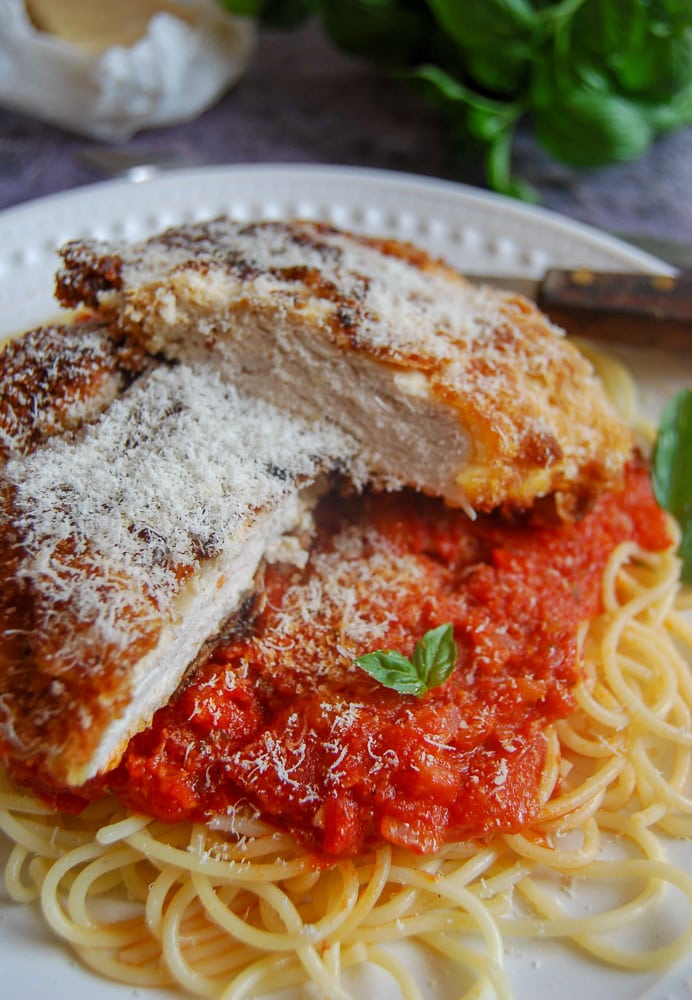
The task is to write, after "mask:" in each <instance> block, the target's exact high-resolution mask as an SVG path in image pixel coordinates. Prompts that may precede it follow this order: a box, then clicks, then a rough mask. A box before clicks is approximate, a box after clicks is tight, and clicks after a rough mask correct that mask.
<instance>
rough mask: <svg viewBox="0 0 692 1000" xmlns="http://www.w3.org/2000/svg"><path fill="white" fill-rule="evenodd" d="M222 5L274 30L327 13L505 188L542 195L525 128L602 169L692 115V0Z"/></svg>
mask: <svg viewBox="0 0 692 1000" xmlns="http://www.w3.org/2000/svg"><path fill="white" fill-rule="evenodd" d="M218 2H219V3H221V4H222V5H223V6H225V7H226V8H227V9H228V10H230V11H232V12H235V13H237V14H244V15H249V16H252V17H257V18H259V19H260V21H261V23H263V24H264V25H266V26H267V27H274V28H277V27H280V28H288V27H292V26H294V25H296V24H299V23H300V22H301V21H304V20H306V19H307V18H308V17H313V18H318V19H320V20H321V22H322V24H323V26H324V28H325V31H326V33H327V34H328V35H329V37H330V38H331V39H332V41H333V42H334V44H335V45H336V46H337V47H339V48H340V49H342V50H343V51H344V52H347V53H349V54H350V55H353V56H356V57H357V58H360V59H363V60H366V61H367V62H369V63H371V64H373V65H374V66H376V67H377V68H378V69H379V70H380V71H381V72H382V73H384V74H387V75H388V76H391V77H394V78H396V79H400V80H402V79H403V80H406V81H408V83H409V85H410V86H413V87H415V88H416V89H418V90H419V91H420V93H421V94H422V96H423V98H424V100H426V101H427V102H428V103H429V104H431V105H432V106H433V107H435V108H436V109H438V110H439V113H440V116H441V117H442V118H443V120H445V119H446V121H447V122H448V131H449V136H450V139H451V144H452V146H453V147H454V148H455V149H456V150H458V152H459V155H460V156H462V157H464V158H465V159H467V160H468V161H470V162H474V163H475V162H478V160H479V158H482V159H483V160H485V165H486V175H487V179H488V182H489V184H490V185H491V186H492V187H494V188H495V189H496V190H498V191H501V192H503V193H505V194H513V195H519V196H522V197H529V196H531V195H532V192H531V189H530V188H529V186H528V185H527V184H526V183H525V182H523V181H521V179H519V178H516V177H515V176H514V171H513V163H512V151H513V147H514V138H515V135H516V134H517V132H518V130H519V127H521V128H522V130H525V129H527V128H530V129H533V131H534V133H535V135H536V137H537V139H538V141H539V143H540V144H541V145H542V146H543V148H544V149H546V150H547V151H548V153H549V154H550V155H551V156H553V157H555V158H557V159H558V160H561V161H563V162H564V163H567V164H570V165H573V166H578V167H582V166H586V167H590V166H600V165H602V164H605V163H613V162H620V161H623V160H631V159H634V158H635V157H638V156H641V154H642V153H643V152H644V151H645V150H646V149H647V147H648V146H649V145H650V144H651V142H652V141H653V139H654V138H655V137H656V136H657V135H658V134H659V133H662V132H665V131H668V130H670V129H675V128H681V127H683V126H684V125H687V124H689V123H690V122H692V77H691V75H690V66H692V30H691V29H692V14H691V12H690V0H475V2H472V0H467V2H464V0H218ZM534 196H535V195H534Z"/></svg>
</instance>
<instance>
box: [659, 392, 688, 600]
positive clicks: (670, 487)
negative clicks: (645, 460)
mask: <svg viewBox="0 0 692 1000" xmlns="http://www.w3.org/2000/svg"><path fill="white" fill-rule="evenodd" d="M652 479H653V485H654V493H655V495H656V499H657V500H658V502H659V504H660V505H661V507H664V508H665V509H666V510H669V511H670V512H671V514H673V516H674V517H675V518H676V519H677V521H678V523H679V525H680V528H681V531H682V539H681V542H680V550H679V555H680V558H681V559H682V571H681V576H682V579H683V580H684V581H685V583H692V389H684V390H683V391H682V392H679V393H678V394H677V395H676V396H674V397H673V399H671V401H670V402H669V403H668V405H667V406H666V407H665V409H664V411H663V413H662V415H661V421H660V425H659V430H658V437H657V440H656V445H655V448H654V454H653V469H652Z"/></svg>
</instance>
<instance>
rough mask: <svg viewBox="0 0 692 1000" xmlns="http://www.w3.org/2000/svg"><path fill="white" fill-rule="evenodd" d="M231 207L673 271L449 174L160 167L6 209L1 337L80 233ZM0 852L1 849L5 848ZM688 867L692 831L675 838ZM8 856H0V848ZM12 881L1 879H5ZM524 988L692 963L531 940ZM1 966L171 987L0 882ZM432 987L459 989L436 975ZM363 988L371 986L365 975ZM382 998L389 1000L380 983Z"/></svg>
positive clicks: (518, 989) (635, 362) (618, 991)
mask: <svg viewBox="0 0 692 1000" xmlns="http://www.w3.org/2000/svg"><path fill="white" fill-rule="evenodd" d="M221 213H229V214H231V215H233V216H235V217H236V218H239V219H251V218H268V217H271V218H291V217H297V216H300V217H303V218H315V219H322V220H325V221H327V222H332V223H334V224H335V225H338V226H344V227H346V228H351V229H355V230H359V231H362V232H368V233H372V234H377V235H389V236H394V237H397V238H403V239H408V240H412V241H414V242H416V243H419V244H421V245H423V246H425V247H426V248H428V249H430V250H431V251H433V252H434V253H436V254H439V255H440V256H444V257H446V258H447V259H448V260H449V261H450V262H451V263H453V264H454V265H455V266H457V267H459V268H460V269H462V270H474V271H478V272H492V271H497V272H500V273H504V274H527V275H534V276H535V275H538V274H540V273H541V271H542V270H543V269H544V268H545V267H546V266H547V265H557V266H566V267H571V266H576V265H587V266H590V267H596V268H598V267H603V268H611V269H621V270H635V269H638V268H640V269H646V270H650V271H661V272H663V271H665V270H666V268H665V266H664V265H663V264H662V263H661V262H659V261H657V260H655V259H654V258H652V257H650V256H648V255H646V254H643V253H641V252H639V251H637V250H634V249H632V248H631V247H628V246H626V245H625V244H623V243H620V242H619V241H617V240H614V239H612V238H610V237H607V236H605V235H604V234H602V233H600V232H598V231H597V230H594V229H591V228H589V227H586V226H583V225H579V224H577V223H574V222H571V221H570V220H568V219H565V218H562V217H560V216H557V215H555V214H552V213H550V212H546V211H542V210H540V209H536V208H532V207H529V206H526V205H523V204H519V203H517V202H514V201H510V200H508V199H504V198H500V197H497V196H495V195H491V194H486V193H482V192H479V191H475V190H473V189H470V188H466V187H462V186H460V185H456V184H452V183H444V182H438V181H434V180H428V179H424V178H416V177H411V176H408V175H405V174H395V173H386V172H381V171H372V170H357V169H352V168H340V167H305V166H296V167H293V166H281V167H274V166H263V165H262V166H243V167H238V168H236V167H214V168H207V169H204V170H194V171H180V172H175V173H170V174H165V175H161V176H160V177H158V178H157V179H155V180H151V181H147V182H144V183H142V184H134V183H132V182H128V181H120V182H110V183H106V184H99V185H94V186H91V187H88V188H82V189H79V190H76V191H72V192H68V193H65V194H62V195H57V196H53V197H50V198H45V199H42V200H40V201H36V202H32V203H29V204H27V205H22V206H19V207H17V208H13V209H10V210H8V211H6V212H4V213H2V214H0V337H2V336H6V335H11V334H13V333H16V332H18V331H21V330H23V329H26V328H27V327H29V326H31V325H34V324H37V323H41V322H44V321H46V320H47V319H49V318H50V317H52V316H53V315H54V314H55V313H56V312H57V308H56V305H55V302H54V300H53V297H52V288H53V274H54V271H55V268H56V265H57V257H56V249H57V248H58V247H59V246H60V245H61V244H62V243H64V242H65V241H67V240H69V239H72V238H77V237H85V236H91V237H101V238H107V239H112V238H124V239H138V238H141V237H144V236H146V235H149V234H151V233H153V232H156V231H157V230H160V229H162V228H163V227H165V226H168V225H171V224H174V223H179V222H187V221H192V220H196V219H204V218H209V217H212V216H215V215H219V214H221ZM620 353H623V354H624V355H625V356H626V358H627V360H628V362H629V363H630V365H631V366H633V367H634V369H635V371H636V372H637V374H638V376H639V377H640V379H641V381H642V386H643V390H644V392H643V397H642V399H643V405H644V407H645V409H646V410H647V411H649V412H650V413H651V414H652V415H655V414H656V413H657V412H658V411H659V409H660V406H661V403H662V402H663V400H664V399H665V397H666V396H667V395H668V394H670V393H672V392H673V391H675V390H676V389H677V388H679V387H682V386H685V385H688V386H689V385H692V352H691V356H690V358H687V357H681V356H679V355H676V356H672V355H667V354H665V353H663V352H655V351H648V350H647V351H637V352H622V351H621V352H620ZM1 853H2V852H1V851H0V854H1ZM675 854H676V860H678V861H679V862H680V863H681V864H682V865H683V866H685V867H686V868H688V869H692V844H685V845H682V846H680V847H678V848H676V850H675ZM0 860H1V859H0ZM1 892H2V890H0V893H1ZM507 962H508V968H509V970H510V973H511V976H512V980H513V983H514V986H515V996H516V1000H548V998H549V997H554V996H556V995H559V996H560V998H561V1000H581V998H582V997H584V996H588V997H589V1000H668V998H674V1000H684V998H688V1000H692V958H691V959H690V962H689V964H686V965H684V966H683V967H678V968H676V969H674V970H673V971H672V972H671V973H669V974H667V975H664V976H659V975H636V974H631V973H626V972H620V971H616V970H612V969H608V968H605V967H601V966H597V965H594V964H592V963H590V962H587V961H585V960H582V959H581V958H580V957H579V955H578V954H577V953H576V952H570V951H567V950H565V949H561V948H556V947H551V948H548V947H546V943H545V942H543V943H541V944H540V945H539V946H535V947H531V946H528V945H524V944H521V946H520V947H517V948H511V949H510V950H509V953H508V959H507ZM0 968H1V970H2V972H1V975H2V985H0V996H2V997H3V998H4V1000H20V998H21V1000H25V998H26V996H35V997H37V998H43V997H48V996H50V998H51V1000H68V998H69V1000H92V998H95V997H98V998H99V1000H126V998H130V997H133V996H144V997H147V998H149V1000H161V998H166V1000H170V998H177V1000H180V994H176V993H170V992H168V991H161V990H155V991H143V990H142V991H137V990H133V989H131V988H129V987H126V986H120V985H118V984H113V983H109V982H104V981H102V980H100V979H98V978H96V977H94V976H93V975H92V974H91V973H89V972H88V971H86V970H84V969H82V968H81V967H80V966H78V965H77V963H76V962H75V960H74V959H73V958H72V956H71V955H70V954H69V953H68V951H67V950H66V949H64V948H63V947H62V946H61V945H60V944H59V943H57V942H56V941H55V940H54V939H52V938H51V937H50V935H49V934H48V932H47V931H45V930H44V928H43V927H42V926H41V924H40V922H39V920H38V918H37V916H36V914H35V913H34V911H33V910H32V909H30V908H26V907H21V906H14V905H11V904H9V903H8V902H7V900H6V897H4V896H2V895H0ZM434 989H435V991H436V992H435V994H431V995H430V1000H438V997H439V1000H443V998H444V1000H447V997H452V996H454V995H455V992H456V991H455V989H454V984H453V982H452V983H450V982H448V981H445V980H443V979H441V978H438V979H437V987H435V988H434ZM359 992H360V994H361V995H363V996H367V995H373V994H372V992H371V991H370V990H369V989H367V988H366V989H365V990H364V989H362V988H361V989H360V990H359ZM378 996H379V997H380V1000H388V998H387V997H386V989H384V990H383V989H382V987H381V986H379V985H378Z"/></svg>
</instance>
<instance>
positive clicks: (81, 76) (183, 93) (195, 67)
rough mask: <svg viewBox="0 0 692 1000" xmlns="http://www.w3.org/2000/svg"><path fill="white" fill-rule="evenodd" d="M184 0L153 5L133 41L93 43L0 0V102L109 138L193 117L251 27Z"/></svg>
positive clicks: (236, 71)
mask: <svg viewBox="0 0 692 1000" xmlns="http://www.w3.org/2000/svg"><path fill="white" fill-rule="evenodd" d="M92 2H94V3H96V2H100V0H92ZM108 2H109V3H111V4H113V5H115V4H117V0H108ZM182 2H183V3H184V4H185V5H186V8H187V9H188V10H189V16H188V18H186V19H185V20H182V19H181V18H178V17H175V16H173V15H172V14H170V13H167V12H165V11H164V12H159V13H156V14H155V15H154V16H153V17H152V19H151V20H150V21H149V24H148V26H147V29H146V34H144V35H143V36H142V37H141V38H139V39H138V40H137V41H136V42H135V43H134V44H132V45H129V46H122V45H113V46H111V47H110V48H107V49H106V50H105V51H102V52H90V51H89V50H88V48H86V47H84V46H83V45H77V44H75V43H73V42H71V41H67V40H65V39H64V38H60V37H57V35H55V34H49V33H47V32H42V31H39V30H37V29H36V27H34V25H33V23H32V21H31V20H30V18H29V16H28V14H27V10H26V7H25V5H24V2H23V0H0V26H1V27H0V105H3V106H5V107H7V108H11V109H13V110H15V111H21V112H23V113H25V114H27V115H31V116H32V117H35V118H40V119H42V120H43V121H48V122H52V123H54V124H56V125H60V126H62V127H63V128H66V129H69V130H70V131H74V132H78V133H81V134H83V135H87V136H91V137H93V138H97V139H100V140H103V141H107V142H122V141H124V140H126V139H128V138H129V137H130V136H132V135H133V134H134V133H135V132H137V131H139V130H140V129H143V128H151V127H155V126H160V125H170V124H173V123H175V122H180V121H185V120H189V119H190V118H194V117H195V116H196V115H198V114H199V113H200V112H202V111H203V110H205V109H206V108H208V107H209V106H210V105H212V104H213V103H214V102H215V101H216V100H217V99H218V98H219V97H220V96H221V94H222V93H223V92H224V91H225V90H226V89H227V88H228V87H229V86H230V85H231V84H232V83H233V82H234V81H235V80H236V79H237V78H238V77H239V76H240V75H241V74H242V72H243V71H244V69H245V67H246V66H247V63H248V61H249V59H250V57H251V55H252V54H253V52H254V42H255V29H254V25H253V23H252V22H250V21H249V20H247V19H245V18H235V17H231V16H230V15H228V14H226V13H225V12H224V11H223V10H222V9H221V8H220V6H219V5H218V4H217V3H216V2H215V0H182Z"/></svg>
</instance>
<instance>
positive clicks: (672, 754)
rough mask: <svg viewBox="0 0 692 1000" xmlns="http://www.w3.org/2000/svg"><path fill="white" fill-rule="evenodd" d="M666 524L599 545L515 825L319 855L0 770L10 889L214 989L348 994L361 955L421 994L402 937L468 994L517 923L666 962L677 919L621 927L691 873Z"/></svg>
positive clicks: (159, 969)
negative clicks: (437, 842)
mask: <svg viewBox="0 0 692 1000" xmlns="http://www.w3.org/2000/svg"><path fill="white" fill-rule="evenodd" d="M675 530H676V529H675V526H674V525H671V527H670V531H671V534H672V536H673V544H672V545H671V546H670V547H669V548H668V549H667V550H665V551H661V552H651V551H649V550H648V549H647V548H645V547H642V546H641V545H639V544H637V543H636V542H632V541H625V542H623V543H622V544H620V545H618V546H617V548H616V549H615V551H614V552H613V553H612V555H611V557H610V559H609V561H608V564H607V567H606V570H605V572H604V573H603V575H602V593H601V607H602V610H601V613H600V614H598V615H596V616H595V617H594V618H593V619H592V620H591V621H590V623H589V625H588V628H586V629H585V630H584V635H583V636H582V644H583V645H582V658H583V671H582V676H581V678H580V680H579V681H578V683H577V684H576V687H575V688H574V691H573V696H574V700H575V708H574V711H573V712H572V713H571V714H569V715H568V716H566V717H564V718H558V719H556V721H555V722H553V723H551V725H550V726H549V727H548V730H547V747H548V749H547V753H546V760H545V766H544V768H543V778H542V781H541V785H540V788H539V790H538V796H539V800H540V809H539V813H538V815H537V817H536V818H535V819H534V820H532V821H531V822H530V823H529V824H528V825H526V826H525V828H523V829H521V830H520V831H515V832H504V833H498V834H495V835H491V836H487V837H484V838H482V839H480V840H479V839H469V840H464V841H456V842H450V843H446V844H444V845H443V846H442V847H440V848H439V849H438V850H436V851H435V852H434V853H433V854H432V855H425V854H415V853H412V852H411V851H408V850H406V849H403V848H401V847H399V846H395V845H392V844H386V843H385V844H380V846H378V847H376V848H374V849H371V850H367V849H365V850H363V851H361V852H360V853H358V854H356V855H354V856H353V857H348V858H345V859H338V860H330V861H327V860H325V858H324V856H321V857H317V856H316V855H314V854H312V853H310V852H308V851H306V850H305V848H304V847H302V846H301V845H300V844H299V843H298V842H297V841H296V839H295V838H294V837H293V836H291V835H290V834H289V833H286V832H281V831H279V830H278V829H276V828H275V827H273V826H271V825H269V824H267V823H266V822H265V821H263V820H262V819H260V818H259V816H257V815H255V814H253V813H252V811H251V810H249V809H242V808H239V809H236V810H235V812H234V813H233V814H232V817H231V820H230V822H229V823H214V822H212V823H199V822H194V821H184V822H177V823H165V822H162V821H160V820H158V821H157V820H153V819H150V818H147V817H145V816H143V815H139V814H137V813H130V812H128V811H127V810H125V809H124V808H123V807H122V806H120V805H118V804H117V802H116V801H115V800H113V799H110V798H104V799H99V800H96V801H94V802H92V803H90V804H89V805H88V806H87V807H86V809H85V810H84V811H83V812H82V813H81V814H80V815H77V816H72V815H67V814H56V813H55V811H54V810H52V809H50V808H49V807H47V806H45V805H43V804H42V803H41V802H39V801H37V800H36V799H34V798H32V797H30V796H29V795H27V794H25V793H22V792H19V791H17V790H16V789H15V788H14V787H13V786H12V785H11V783H10V782H9V779H8V778H6V777H3V779H2V782H3V783H2V789H1V793H0V806H1V811H0V827H1V828H2V829H3V830H4V832H5V834H6V835H7V836H8V837H9V838H10V840H11V841H12V842H13V843H14V846H13V848H12V850H11V853H10V857H9V860H8V863H7V868H6V881H7V885H8V889H9V892H10V895H11V896H12V898H13V899H16V900H18V901H25V902H27V901H30V900H34V899H39V900H40V904H41V908H42V911H43V914H44V916H45V918H46V920H47V921H48V923H49V924H50V925H51V927H52V928H53V930H54V931H55V932H56V933H57V934H58V935H59V936H60V937H62V938H63V939H65V940H66V941H68V942H69V943H70V945H71V946H72V947H73V948H74V949H75V951H76V952H77V953H78V954H79V955H80V957H81V959H82V960H83V961H84V963H85V964H87V965H89V966H91V967H92V968H94V969H96V970H97V971H98V972H100V973H101V974H102V975H104V976H108V977H111V978H114V979H117V980H120V981H122V982H124V983H128V984H132V985H142V986H145V985H165V984H175V985H178V986H180V987H182V988H183V989H184V990H186V991H188V992H189V993H191V994H194V995H199V996H208V997H223V998H225V1000H230V998H233V1000H239V998H241V997H249V996H255V995H257V994H260V993H266V992H271V991H272V990H274V989H278V988H280V987H282V988H283V987H286V986H290V985H297V984H302V983H305V982H312V983H314V984H315V986H316V987H317V990H318V992H319V993H320V995H323V996H325V997H330V998H335V1000H337V998H345V997H346V996H348V990H347V986H346V982H347V978H348V977H347V975H345V974H344V973H346V970H348V969H349V968H350V967H357V966H360V965H362V964H363V963H372V964H374V965H376V966H380V967H382V968H383V969H384V970H386V972H387V973H388V974H389V976H391V977H393V979H394V981H395V982H396V983H397V985H398V987H399V990H400V993H401V995H402V996H403V997H405V998H407V1000H413V998H419V997H422V996H423V995H424V993H423V991H422V988H421V986H420V984H417V983H416V981H415V979H414V977H413V976H412V975H411V973H410V971H409V970H408V968H407V966H406V964H405V963H404V962H403V961H402V960H401V957H400V956H399V954H398V953H397V952H395V951H392V950H391V949H390V948H389V947H388V946H389V945H390V944H391V943H392V942H395V941H402V940H403V941H408V942H415V943H418V944H421V945H423V946H425V947H426V948H427V949H428V950H431V951H432V953H434V954H437V955H438V956H443V957H444V958H445V959H446V960H448V961H451V962H452V963H454V964H455V966H456V967H458V969H459V970H460V975H461V971H462V970H463V977H464V979H463V982H464V984H465V988H466V991H467V992H466V994H465V995H467V996H469V997H471V996H474V997H475V996H479V995H481V994H482V993H483V991H484V990H487V991H488V992H489V993H490V994H491V995H495V996H497V997H498V998H507V997H509V996H511V986H510V983H509V981H508V978H507V974H506V972H505V970H504V948H505V944H506V942H507V941H508V940H511V939H512V938H517V939H524V938H527V937H550V938H556V939H560V940H563V941H568V942H571V943H572V944H574V945H576V946H577V947H578V948H579V949H581V950H582V951H583V952H585V953H587V954H589V955H591V956H593V957H595V958H598V959H601V960H605V961H607V962H609V963H611V964H614V965H616V966H619V967H622V968H626V969H633V970H639V971H645V970H656V969H661V968H665V967H668V966H669V965H670V964H671V963H673V962H675V961H677V960H679V959H681V958H683V957H685V956H687V955H688V954H689V953H690V951H691V950H692V917H690V918H688V920H687V922H686V923H685V924H684V925H683V926H680V927H678V928H677V929H676V933H675V934H674V935H673V937H672V939H671V940H669V941H666V942H665V943H663V944H661V945H657V946H656V947H653V948H648V949H646V948H642V946H641V941H639V940H637V941H635V942H634V943H632V942H631V941H629V939H627V940H624V941H623V940H622V934H623V932H628V933H629V932H630V931H631V929H632V928H633V927H635V926H640V925H641V924H642V922H643V921H644V922H645V921H646V920H648V919H649V918H650V916H651V914H652V913H653V912H655V909H656V907H657V906H659V905H660V904H661V901H662V900H663V899H664V898H665V899H667V898H668V893H669V892H670V891H672V889H671V887H674V889H675V890H676V891H677V892H679V893H682V894H683V896H684V897H685V899H686V901H687V904H688V906H689V908H690V910H692V879H691V878H690V877H689V876H688V875H687V874H686V873H685V872H683V871H681V870H680V869H678V868H676V867H675V866H673V865H671V864H669V863H668V862H667V861H666V860H665V855H664V847H663V839H662V838H663V836H674V837H688V836H691V835H692V801H691V800H690V798H689V796H688V794H687V792H686V783H687V782H688V780H689V770H690V763H691V756H690V752H691V749H692V730H691V727H690V713H691V712H692V681H691V680H690V675H689V671H688V666H687V663H686V660H685V657H684V655H683V652H681V648H683V647H684V648H685V649H687V650H688V651H689V649H691V648H692V628H691V627H690V625H689V624H688V622H687V620H686V618H685V617H684V614H683V613H682V610H681V605H680V597H679V593H678V590H679V587H678V563H677V560H676V558H675V556H674V554H673V552H674V549H675V544H676V542H677V537H676V535H675ZM593 883H598V884H599V885H602V886H604V887H606V889H607V890H608V891H607V893H606V895H607V896H608V897H609V902H608V903H607V905H606V907H605V908H604V909H602V910H600V911H599V912H596V913H594V912H593V911H590V910H588V909H587V908H586V907H582V908H581V909H580V908H579V906H578V899H579V893H580V892H581V889H582V887H586V888H587V890H588V886H589V885H590V884H593ZM617 887H620V889H621V890H622V891H617ZM611 889H613V893H612V898H611ZM566 890H569V892H568V891H566ZM572 893H574V894H575V895H576V901H575V900H573V899H572V898H571V894H572ZM123 910H124V911H125V912H123ZM460 981H461V980H460ZM428 995H429V990H428Z"/></svg>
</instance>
